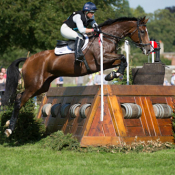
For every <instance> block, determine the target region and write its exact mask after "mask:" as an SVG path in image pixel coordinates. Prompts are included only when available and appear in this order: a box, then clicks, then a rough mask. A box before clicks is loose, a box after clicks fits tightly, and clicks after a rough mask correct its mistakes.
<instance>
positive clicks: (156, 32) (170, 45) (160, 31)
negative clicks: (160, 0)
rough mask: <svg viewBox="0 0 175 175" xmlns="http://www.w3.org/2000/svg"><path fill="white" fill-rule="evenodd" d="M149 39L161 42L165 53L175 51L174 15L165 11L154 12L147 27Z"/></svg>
mask: <svg viewBox="0 0 175 175" xmlns="http://www.w3.org/2000/svg"><path fill="white" fill-rule="evenodd" d="M147 27H148V31H149V36H150V38H154V39H156V41H159V40H161V41H162V42H163V43H164V47H165V52H172V51H174V50H175V32H174V29H175V13H171V12H170V11H169V10H167V9H163V10H157V11H155V12H154V18H153V19H152V20H151V21H150V22H149V23H148V25H147Z"/></svg>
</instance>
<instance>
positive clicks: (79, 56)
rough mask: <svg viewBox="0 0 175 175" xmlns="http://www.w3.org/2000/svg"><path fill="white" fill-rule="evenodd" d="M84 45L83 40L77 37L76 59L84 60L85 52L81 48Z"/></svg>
mask: <svg viewBox="0 0 175 175" xmlns="http://www.w3.org/2000/svg"><path fill="white" fill-rule="evenodd" d="M82 45H83V40H82V39H80V38H78V37H77V38H76V41H75V61H82V59H83V57H84V55H83V52H82V50H81V47H82Z"/></svg>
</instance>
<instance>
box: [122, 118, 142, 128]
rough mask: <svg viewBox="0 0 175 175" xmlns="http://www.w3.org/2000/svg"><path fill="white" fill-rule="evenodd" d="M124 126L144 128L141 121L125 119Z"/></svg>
mask: <svg viewBox="0 0 175 175" xmlns="http://www.w3.org/2000/svg"><path fill="white" fill-rule="evenodd" d="M124 124H125V126H126V127H131V126H133V127H137V126H138V127H142V125H141V122H140V119H124Z"/></svg>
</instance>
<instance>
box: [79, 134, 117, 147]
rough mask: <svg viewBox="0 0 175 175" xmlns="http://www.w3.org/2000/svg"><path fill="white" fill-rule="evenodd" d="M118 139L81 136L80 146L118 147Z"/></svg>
mask: <svg viewBox="0 0 175 175" xmlns="http://www.w3.org/2000/svg"><path fill="white" fill-rule="evenodd" d="M119 144H120V139H119V137H109V136H108V137H101V136H96V137H90V136H83V137H82V139H81V142H80V146H82V147H85V146H105V145H119Z"/></svg>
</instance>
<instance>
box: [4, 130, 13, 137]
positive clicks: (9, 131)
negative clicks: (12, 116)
mask: <svg viewBox="0 0 175 175" xmlns="http://www.w3.org/2000/svg"><path fill="white" fill-rule="evenodd" d="M4 133H5V135H6V137H9V136H10V135H11V134H12V130H11V129H6V130H5V132H4Z"/></svg>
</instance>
